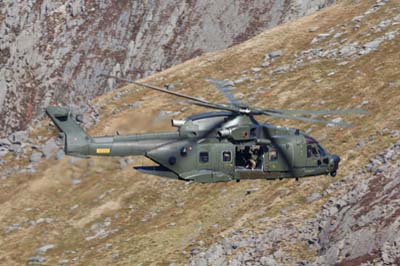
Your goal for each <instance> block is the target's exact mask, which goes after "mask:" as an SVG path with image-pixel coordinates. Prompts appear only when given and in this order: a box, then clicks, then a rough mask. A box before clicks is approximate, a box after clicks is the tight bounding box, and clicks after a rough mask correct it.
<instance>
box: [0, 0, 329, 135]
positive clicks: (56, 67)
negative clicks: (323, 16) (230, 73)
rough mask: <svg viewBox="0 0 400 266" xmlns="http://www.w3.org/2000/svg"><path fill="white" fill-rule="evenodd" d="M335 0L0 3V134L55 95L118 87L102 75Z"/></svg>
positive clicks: (188, 52)
mask: <svg viewBox="0 0 400 266" xmlns="http://www.w3.org/2000/svg"><path fill="white" fill-rule="evenodd" d="M333 2H335V1H334V0H313V1H311V0H307V1H299V0H286V1H261V0H258V1H250V2H249V1H244V0H241V1H235V2H234V3H231V2H226V1H211V0H207V1H178V2H177V1H169V0H168V1H127V0H125V1H102V0H101V1H100V0H98V1H84V0H69V1H50V0H29V1H5V2H3V1H1V2H0V36H1V37H0V110H1V113H0V128H1V131H0V134H1V135H6V134H9V133H11V132H12V131H14V130H16V129H24V127H26V125H27V123H28V122H30V121H31V120H32V119H33V118H35V117H37V116H38V115H40V114H42V107H43V106H46V105H48V104H50V103H51V102H52V101H57V102H61V103H63V104H68V105H70V104H73V105H76V106H78V107H79V106H81V105H82V106H85V105H86V101H87V99H90V98H91V97H93V96H96V95H100V94H102V93H104V92H106V91H109V90H111V89H112V88H114V86H115V84H113V82H112V81H108V82H106V81H104V80H103V81H101V80H99V79H98V78H97V76H98V75H99V74H101V73H111V74H116V75H123V76H127V75H128V76H130V77H131V78H140V77H143V76H147V75H149V74H151V73H154V72H156V71H160V70H163V69H165V68H168V67H170V66H172V65H174V64H177V63H180V62H182V61H185V60H187V59H190V58H192V57H195V56H197V55H200V54H202V53H204V52H209V51H215V50H219V49H223V48H226V47H229V46H231V45H233V44H236V43H239V42H242V41H244V40H247V39H248V38H250V37H252V36H254V35H256V34H257V33H259V32H261V31H262V30H264V29H266V28H270V27H272V26H275V25H277V24H279V23H283V22H286V21H288V20H290V19H293V18H297V17H300V16H303V15H305V14H308V13H310V12H313V11H316V10H318V9H320V8H322V7H324V6H326V5H329V4H332V3H333Z"/></svg>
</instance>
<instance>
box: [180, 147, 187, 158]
mask: <svg viewBox="0 0 400 266" xmlns="http://www.w3.org/2000/svg"><path fill="white" fill-rule="evenodd" d="M187 154H188V151H187V149H186V147H183V148H182V149H181V156H182V157H186V156H187Z"/></svg>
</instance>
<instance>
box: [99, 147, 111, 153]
mask: <svg viewBox="0 0 400 266" xmlns="http://www.w3.org/2000/svg"><path fill="white" fill-rule="evenodd" d="M110 152H111V150H110V149H109V148H103V149H96V153H97V154H110Z"/></svg>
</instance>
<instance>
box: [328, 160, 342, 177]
mask: <svg viewBox="0 0 400 266" xmlns="http://www.w3.org/2000/svg"><path fill="white" fill-rule="evenodd" d="M339 162H340V157H339V156H338V155H336V154H333V155H331V159H330V163H329V166H330V168H331V176H333V177H334V176H336V170H337V169H338V168H339Z"/></svg>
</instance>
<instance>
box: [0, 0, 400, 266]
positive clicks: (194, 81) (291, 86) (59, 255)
mask: <svg viewBox="0 0 400 266" xmlns="http://www.w3.org/2000/svg"><path fill="white" fill-rule="evenodd" d="M372 2H373V1H361V3H360V4H357V5H352V4H349V3H348V2H347V1H344V2H342V3H341V4H339V5H337V6H333V7H331V8H328V9H326V10H323V11H321V12H318V13H316V14H314V15H312V16H309V17H306V18H303V19H300V20H298V21H295V22H293V23H289V24H286V25H282V26H279V27H276V28H274V29H272V30H269V31H267V32H265V33H263V34H260V35H259V36H257V37H255V38H253V39H252V40H250V41H247V42H245V43H243V44H241V45H238V46H234V47H232V48H230V49H227V50H225V51H221V52H216V53H210V54H206V55H204V56H201V57H199V58H196V59H193V60H191V61H188V62H186V63H184V64H182V65H179V66H176V67H173V68H171V69H169V70H166V71H164V72H162V73H159V74H156V75H154V76H152V77H150V78H148V79H147V81H151V82H152V83H154V84H158V85H163V84H166V83H173V84H176V85H177V89H176V90H178V91H181V92H184V93H187V94H190V95H196V96H204V97H206V98H207V99H209V100H215V101H223V100H224V99H223V97H222V96H221V95H220V94H218V93H217V92H216V91H215V89H214V88H213V87H212V86H211V85H210V84H208V83H207V82H206V81H205V78H207V77H215V78H221V79H223V78H228V79H236V78H238V77H239V76H240V75H241V73H242V72H243V71H246V70H247V71H248V70H249V69H250V68H251V67H255V66H258V65H260V64H261V61H262V58H263V56H264V54H266V53H267V52H270V51H273V50H277V49H283V50H284V52H285V55H284V56H283V57H282V58H279V59H278V60H277V61H276V62H274V64H273V66H271V67H269V68H266V69H263V70H262V71H261V74H262V78H261V79H259V80H256V81H254V82H245V83H242V84H241V85H240V86H238V91H240V92H242V93H244V94H245V95H246V96H251V95H252V94H253V91H254V90H255V88H258V87H264V88H268V89H267V90H266V91H265V93H263V94H261V95H258V96H257V99H256V101H255V103H254V104H255V105H257V106H260V107H270V108H278V109H279V108H287V109H295V108H303V109H327V108H338V107H340V108H350V107H356V106H357V105H359V104H360V103H361V102H362V101H364V100H368V101H369V104H368V105H367V106H366V108H367V109H368V111H369V112H370V114H369V115H368V116H364V117H357V116H354V117H351V116H349V117H346V120H347V121H349V122H351V123H353V124H354V127H353V128H351V129H338V128H334V127H324V126H319V125H310V124H304V123H297V122H291V121H282V120H275V119H264V118H260V119H261V120H265V121H268V122H272V123H278V124H281V125H286V126H291V127H298V128H300V129H302V130H307V129H309V128H310V129H311V130H312V131H311V133H310V134H311V135H313V136H315V137H316V138H320V137H321V136H326V138H323V139H322V140H321V142H322V144H323V145H324V146H325V147H326V148H327V149H328V150H329V151H330V152H335V153H337V154H339V155H341V157H342V158H343V162H342V164H341V171H340V173H339V175H338V177H337V178H336V179H332V178H328V177H316V178H309V179H305V180H302V181H301V182H299V183H297V182H295V181H292V180H290V181H276V182H268V181H248V182H241V183H239V184H237V183H233V182H232V183H223V184H190V185H188V184H185V183H182V182H179V181H170V180H164V179H161V178H158V177H153V176H147V175H143V174H141V173H138V172H135V171H133V170H132V169H131V168H130V167H129V168H127V169H124V170H120V169H119V165H118V162H117V159H112V158H92V159H89V160H75V161H72V162H71V160H72V159H71V158H64V159H63V160H61V161H59V162H57V161H46V162H43V163H42V164H40V165H39V166H38V170H37V172H36V173H35V174H19V175H15V176H12V177H10V178H8V179H6V180H1V181H0V182H1V183H0V192H1V193H0V195H1V196H0V225H1V226H0V227H1V228H6V227H7V226H9V225H12V224H20V229H19V230H17V231H13V232H6V231H5V230H3V231H0V235H1V238H0V265H23V264H25V262H26V259H27V258H28V257H30V256H33V255H35V250H36V249H37V248H38V247H41V246H43V245H46V244H55V245H56V248H55V249H53V250H51V251H49V252H48V253H46V254H45V255H44V256H45V257H46V258H47V262H46V265H56V264H57V262H58V260H60V259H68V260H70V262H69V264H68V265H169V263H170V262H176V263H178V264H185V263H187V259H188V258H189V256H190V255H189V254H190V250H191V248H193V247H196V246H197V245H198V244H197V242H198V241H199V240H202V241H203V242H204V243H205V245H209V244H211V243H213V242H214V241H215V240H216V239H219V238H221V237H224V236H227V235H229V234H230V233H232V232H234V231H235V230H237V229H240V228H243V229H246V230H249V229H252V230H255V231H262V230H264V229H265V228H268V227H270V226H273V223H274V221H276V220H275V219H277V217H279V216H280V215H281V210H282V209H285V210H288V211H287V213H288V214H287V215H288V219H291V220H292V221H293V223H295V224H300V223H301V221H302V220H303V219H304V217H310V216H311V215H312V214H313V213H314V212H315V210H317V209H318V208H319V206H320V204H322V203H323V201H324V199H321V200H320V201H317V202H314V203H313V204H306V203H305V201H304V199H305V197H307V196H308V195H310V194H311V193H312V192H314V191H321V190H323V189H324V188H326V187H327V186H328V185H329V184H330V183H331V182H333V181H335V180H337V179H340V178H341V177H342V176H343V175H345V174H348V173H350V172H352V171H354V170H355V169H357V168H359V167H360V166H361V165H363V164H364V163H365V162H366V161H367V159H368V157H370V156H371V155H373V154H374V153H376V152H379V151H381V150H383V149H384V148H385V147H386V146H388V145H389V144H390V143H391V142H393V141H394V140H393V139H391V137H390V136H389V135H386V134H382V133H381V130H382V129H384V128H388V129H399V128H400V122H399V119H398V117H399V114H400V107H399V103H400V93H399V90H400V81H399V74H400V70H399V65H398V58H400V44H399V42H398V41H393V42H387V43H384V44H382V46H381V48H380V49H379V51H377V52H373V53H371V54H369V55H367V56H365V57H362V58H360V59H357V60H354V61H350V63H349V64H348V65H346V66H343V67H338V66H336V62H333V61H332V60H321V61H320V62H319V63H316V64H307V65H305V66H304V67H302V68H300V69H297V70H296V71H293V72H290V73H287V74H284V75H276V76H270V75H268V74H267V72H268V71H269V70H270V69H272V68H274V67H276V66H279V65H283V64H285V63H290V62H292V61H293V54H294V53H295V52H298V51H301V50H306V49H308V47H309V43H310V41H311V40H312V38H313V37H314V36H315V35H316V34H318V33H323V32H327V31H328V30H329V29H330V28H331V27H333V26H336V25H340V24H345V25H350V23H349V21H351V18H352V17H354V16H356V15H359V14H360V13H362V12H364V11H365V10H366V9H367V8H368V7H369V6H370V5H371V3H372ZM393 2H394V3H393ZM393 2H392V3H390V4H388V5H387V6H386V7H385V8H384V9H382V10H381V11H379V12H377V13H376V14H373V15H371V16H370V17H368V23H365V24H362V25H363V26H362V28H361V29H360V31H359V32H363V31H367V30H368V27H369V26H370V25H375V24H377V22H378V21H380V20H382V19H383V18H384V17H386V16H388V14H389V13H390V12H395V11H390V8H393V7H396V2H395V1H393ZM385 10H389V11H388V12H389V13H385ZM316 25H317V26H318V27H319V30H318V32H317V33H310V32H308V28H310V27H312V26H316ZM347 27H350V26H347ZM346 37H347V38H348V39H349V40H352V39H354V40H360V41H361V40H362V39H363V38H366V37H365V36H364V35H362V34H358V33H351V32H350V33H348V34H347V36H346ZM369 38H371V37H369ZM377 68H379V69H378V70H377ZM333 70H334V71H336V75H335V76H333V77H329V78H328V77H326V74H327V73H329V72H330V71H333ZM161 77H162V78H163V80H159V79H160V78H161ZM320 78H323V81H322V82H320V83H314V82H313V80H315V79H320ZM124 90H127V91H128V93H127V94H126V95H125V96H123V97H122V98H121V99H118V100H114V99H113V97H114V95H115V94H116V93H117V92H118V91H124ZM322 100H323V101H325V102H326V104H325V105H323V106H321V104H320V102H321V101H322ZM135 101H143V102H145V104H144V105H142V107H141V108H136V109H129V108H128V107H127V105H128V104H129V103H132V102H135ZM95 104H97V105H98V106H103V107H102V108H101V109H100V111H101V116H102V122H101V123H100V124H98V125H97V126H96V127H94V128H92V129H91V130H90V133H91V134H96V135H102V134H113V133H114V131H115V130H119V131H120V132H121V133H124V134H126V133H136V132H147V131H162V130H169V121H168V120H167V119H164V120H161V121H160V120H157V121H156V122H154V121H155V117H156V116H157V114H158V113H159V111H160V110H169V111H178V110H180V109H181V108H182V106H181V105H177V104H176V99H173V98H170V97H169V96H165V97H164V96H161V95H159V94H156V93H153V92H149V91H146V90H143V89H138V88H136V87H132V86H128V87H124V88H121V89H120V90H117V91H114V92H112V93H110V94H108V95H105V96H102V97H100V98H98V99H96V101H95ZM116 108H121V109H122V110H123V111H122V112H120V113H118V114H113V110H115V109H116ZM199 111H204V109H201V108H197V107H188V108H185V111H184V112H183V113H182V114H180V115H179V117H184V116H187V115H189V114H192V113H195V112H199ZM39 133H40V135H47V136H50V135H53V134H55V131H54V129H48V130H43V128H42V129H40V132H36V134H39ZM370 136H373V138H374V139H373V140H371V141H370V142H369V143H368V144H367V145H366V146H364V147H363V148H356V144H357V143H358V142H359V141H360V140H365V139H368V138H369V137H370ZM9 160H10V161H11V159H9ZM16 164H20V165H26V161H25V162H21V161H14V162H9V163H8V164H7V166H6V167H11V166H13V165H16ZM141 164H147V161H146V160H145V159H142V158H134V162H133V165H141ZM72 179H80V180H81V183H80V184H79V185H72ZM251 187H258V188H260V190H259V191H257V192H255V193H252V194H250V195H247V196H246V189H248V188H251ZM178 203H183V206H180V205H179V204H178ZM76 206H78V207H76ZM262 217H270V218H271V220H270V221H271V222H268V223H258V222H257V221H258V220H259V219H260V218H262ZM40 218H53V219H54V221H53V222H51V223H46V222H43V223H41V224H37V225H31V221H37V220H38V219H40ZM106 218H110V219H111V225H110V226H108V227H105V229H106V230H113V229H118V231H115V232H114V233H112V234H110V235H109V236H107V237H105V238H102V239H100V238H99V239H94V240H92V241H86V240H85V238H86V237H89V236H93V235H95V231H94V230H91V229H90V228H91V226H93V225H94V224H96V223H104V220H105V219H106ZM143 219H145V220H146V221H144V220H143ZM283 245H284V243H283ZM283 248H285V249H286V250H287V251H289V252H291V253H292V254H293V256H294V257H295V258H298V259H302V258H303V259H304V258H308V257H310V256H312V255H313V252H312V251H306V252H304V247H303V246H301V244H299V245H292V246H290V245H287V246H284V247H283ZM115 252H118V253H119V258H118V259H113V258H112V254H113V253H115Z"/></svg>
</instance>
